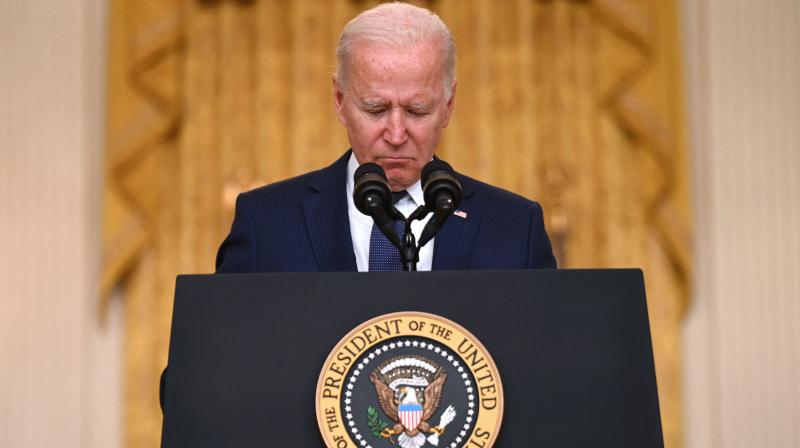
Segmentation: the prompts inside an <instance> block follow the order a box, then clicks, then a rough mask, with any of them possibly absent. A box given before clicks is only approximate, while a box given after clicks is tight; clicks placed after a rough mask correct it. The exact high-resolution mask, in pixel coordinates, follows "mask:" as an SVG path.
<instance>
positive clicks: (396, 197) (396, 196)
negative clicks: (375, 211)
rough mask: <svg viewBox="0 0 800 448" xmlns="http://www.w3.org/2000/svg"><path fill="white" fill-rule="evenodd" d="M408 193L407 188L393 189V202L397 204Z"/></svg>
mask: <svg viewBox="0 0 800 448" xmlns="http://www.w3.org/2000/svg"><path fill="white" fill-rule="evenodd" d="M407 194H408V192H407V191H406V190H401V191H393V192H392V204H397V203H398V202H400V200H401V199H403V198H404V197H406V195H407Z"/></svg>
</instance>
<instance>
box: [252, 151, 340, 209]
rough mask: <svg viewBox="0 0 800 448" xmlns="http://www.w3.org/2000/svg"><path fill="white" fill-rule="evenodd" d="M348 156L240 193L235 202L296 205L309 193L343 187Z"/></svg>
mask: <svg viewBox="0 0 800 448" xmlns="http://www.w3.org/2000/svg"><path fill="white" fill-rule="evenodd" d="M349 155H350V152H349V151H348V152H346V153H345V154H344V155H343V156H342V157H340V158H339V159H338V160H337V161H335V162H334V163H333V164H331V165H330V166H327V167H325V168H321V169H318V170H314V171H310V172H308V173H305V174H301V175H299V176H295V177H292V178H289V179H285V180H282V181H279V182H275V183H271V184H268V185H264V186H262V187H258V188H256V189H253V190H250V191H246V192H244V193H241V194H240V195H239V198H238V200H237V202H240V203H241V204H244V205H264V204H286V203H294V204H297V203H298V202H297V201H298V199H299V198H300V197H302V196H303V195H304V194H305V193H308V192H309V191H322V190H327V189H329V188H338V187H339V186H342V185H345V180H346V179H345V177H346V175H347V160H348V158H349Z"/></svg>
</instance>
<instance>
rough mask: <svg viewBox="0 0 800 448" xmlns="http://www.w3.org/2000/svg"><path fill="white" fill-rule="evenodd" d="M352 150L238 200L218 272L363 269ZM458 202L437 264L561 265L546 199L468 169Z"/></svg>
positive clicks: (438, 241) (439, 239)
mask: <svg viewBox="0 0 800 448" xmlns="http://www.w3.org/2000/svg"><path fill="white" fill-rule="evenodd" d="M349 157H350V151H347V152H346V153H345V154H344V155H343V156H342V157H341V158H340V159H339V160H337V161H336V162H334V163H333V164H332V165H331V166H329V167H327V168H324V169H321V170H318V171H313V172H311V173H308V174H304V175H302V176H298V177H295V178H292V179H288V180H285V181H282V182H278V183H275V184H271V185H267V186H264V187H261V188H258V189H255V190H252V191H249V192H246V193H242V194H241V195H239V197H238V198H237V200H236V215H235V217H234V219H233V225H232V226H231V232H230V234H229V235H228V237H227V238H225V241H223V243H222V246H221V247H220V248H219V252H218V253H217V263H216V267H217V272H220V273H222V272H309V271H311V272H313V271H355V270H357V268H356V258H355V254H354V253H353V243H352V241H351V239H350V221H349V218H348V215H347V196H346V194H347V193H346V191H347V190H346V188H347V187H346V176H347V162H348V159H349ZM457 177H458V180H459V182H461V186H462V188H463V195H464V197H463V200H462V201H461V205H460V206H459V207H458V209H459V210H461V211H463V212H465V213H466V218H462V217H460V216H451V217H450V218H449V219H448V220H447V221H446V222H445V224H444V226H442V228H441V229H440V231H439V233H438V234H437V235H436V238H435V240H434V241H435V243H434V248H433V269H434V270H447V269H530V268H555V267H556V260H555V258H554V257H553V251H552V249H551V247H550V240H549V239H548V237H547V233H546V232H545V228H544V220H543V218H542V209H541V207H540V206H539V204H537V203H535V202H533V201H530V200H528V199H525V198H523V197H522V196H519V195H516V194H513V193H510V192H508V191H505V190H501V189H499V188H496V187H493V186H491V185H488V184H485V183H483V182H479V181H477V180H475V179H472V178H469V177H467V176H463V175H460V174H458V175H457Z"/></svg>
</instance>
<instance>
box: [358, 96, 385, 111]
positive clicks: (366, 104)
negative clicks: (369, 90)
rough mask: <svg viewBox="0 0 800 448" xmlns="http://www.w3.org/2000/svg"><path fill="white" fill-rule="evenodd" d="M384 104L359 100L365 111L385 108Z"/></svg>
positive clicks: (371, 100)
mask: <svg viewBox="0 0 800 448" xmlns="http://www.w3.org/2000/svg"><path fill="white" fill-rule="evenodd" d="M386 104H387V103H386V101H383V100H376V99H371V98H367V99H363V100H361V105H362V106H363V107H365V108H367V109H377V108H379V107H384V106H386Z"/></svg>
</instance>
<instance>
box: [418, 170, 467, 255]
mask: <svg viewBox="0 0 800 448" xmlns="http://www.w3.org/2000/svg"><path fill="white" fill-rule="evenodd" d="M422 190H423V194H424V197H425V205H426V206H427V207H428V208H429V209H430V210H432V211H433V216H431V219H430V220H429V221H428V223H427V224H425V228H424V229H422V235H420V237H419V247H422V246H424V245H425V244H426V243H427V242H428V241H430V240H431V239H432V238H433V236H434V235H436V233H437V232H438V231H439V229H441V228H442V226H443V225H444V222H445V221H447V218H449V217H450V215H452V214H453V212H454V211H455V210H456V208H458V205H459V204H461V197H462V194H461V184H460V183H459V182H458V179H456V176H455V171H453V167H451V166H450V164H449V163H447V162H445V161H444V160H441V159H434V160H432V161H430V162H428V163H427V164H426V165H425V167H424V168H422Z"/></svg>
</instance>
